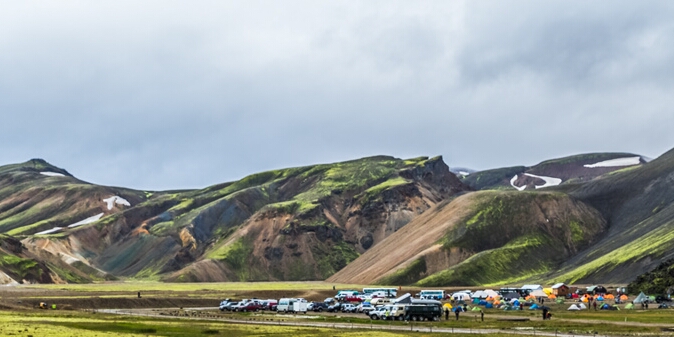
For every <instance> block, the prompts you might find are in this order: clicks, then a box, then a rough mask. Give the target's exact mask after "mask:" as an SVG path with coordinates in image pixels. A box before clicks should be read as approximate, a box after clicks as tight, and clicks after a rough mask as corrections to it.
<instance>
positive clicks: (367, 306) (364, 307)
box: [356, 302, 374, 313]
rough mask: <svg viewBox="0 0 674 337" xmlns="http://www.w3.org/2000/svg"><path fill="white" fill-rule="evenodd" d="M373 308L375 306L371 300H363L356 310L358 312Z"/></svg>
mask: <svg viewBox="0 0 674 337" xmlns="http://www.w3.org/2000/svg"><path fill="white" fill-rule="evenodd" d="M372 310H374V307H373V306H372V305H370V302H363V303H361V304H358V305H357V306H356V312H358V313H363V312H369V311H372Z"/></svg>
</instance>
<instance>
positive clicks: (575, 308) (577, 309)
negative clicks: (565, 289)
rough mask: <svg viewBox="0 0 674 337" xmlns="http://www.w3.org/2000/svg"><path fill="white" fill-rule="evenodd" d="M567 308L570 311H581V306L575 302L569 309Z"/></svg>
mask: <svg viewBox="0 0 674 337" xmlns="http://www.w3.org/2000/svg"><path fill="white" fill-rule="evenodd" d="M566 310H570V311H579V310H580V308H579V307H578V306H577V305H575V304H571V306H570V307H569V308H568V309H566Z"/></svg>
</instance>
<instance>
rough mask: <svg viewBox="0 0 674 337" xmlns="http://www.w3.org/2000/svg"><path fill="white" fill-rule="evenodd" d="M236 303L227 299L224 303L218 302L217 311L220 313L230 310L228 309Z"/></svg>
mask: <svg viewBox="0 0 674 337" xmlns="http://www.w3.org/2000/svg"><path fill="white" fill-rule="evenodd" d="M236 303H238V302H236V301H232V300H230V299H229V298H227V299H225V300H224V301H222V302H220V306H219V309H220V311H225V310H230V309H229V307H231V306H232V305H233V304H236Z"/></svg>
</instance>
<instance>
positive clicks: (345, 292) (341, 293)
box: [335, 290, 358, 300]
mask: <svg viewBox="0 0 674 337" xmlns="http://www.w3.org/2000/svg"><path fill="white" fill-rule="evenodd" d="M356 295H358V292H357V291H355V290H340V291H339V292H338V293H337V295H335V299H337V300H343V299H345V298H347V297H352V296H356Z"/></svg>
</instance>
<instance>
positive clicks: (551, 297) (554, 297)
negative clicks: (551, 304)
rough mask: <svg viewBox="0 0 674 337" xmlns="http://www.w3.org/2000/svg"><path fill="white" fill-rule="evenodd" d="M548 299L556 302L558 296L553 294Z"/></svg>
mask: <svg viewBox="0 0 674 337" xmlns="http://www.w3.org/2000/svg"><path fill="white" fill-rule="evenodd" d="M548 298H549V299H551V300H554V299H556V298H557V296H555V295H553V294H550V296H548Z"/></svg>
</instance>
